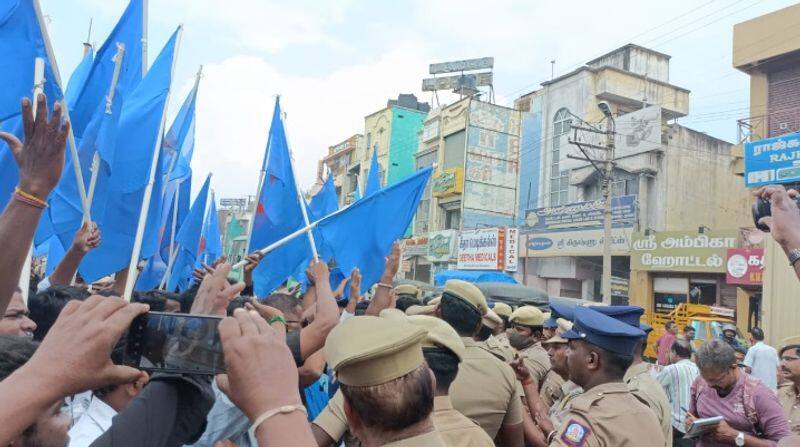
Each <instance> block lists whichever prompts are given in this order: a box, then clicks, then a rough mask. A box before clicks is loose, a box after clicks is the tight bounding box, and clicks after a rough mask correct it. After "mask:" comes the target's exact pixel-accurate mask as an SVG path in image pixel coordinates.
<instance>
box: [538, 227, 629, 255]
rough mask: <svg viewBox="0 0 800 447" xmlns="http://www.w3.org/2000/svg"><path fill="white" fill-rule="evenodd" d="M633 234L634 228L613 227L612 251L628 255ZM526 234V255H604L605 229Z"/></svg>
mask: <svg viewBox="0 0 800 447" xmlns="http://www.w3.org/2000/svg"><path fill="white" fill-rule="evenodd" d="M631 234H632V230H631V229H629V228H614V229H612V230H611V253H612V254H614V255H627V254H628V252H629V251H630V248H631ZM525 236H526V238H525V248H526V251H525V253H524V254H525V257H531V258H538V257H551V256H602V254H603V246H604V237H603V236H604V233H603V230H583V231H569V232H566V231H565V232H560V233H545V234H527V235H525Z"/></svg>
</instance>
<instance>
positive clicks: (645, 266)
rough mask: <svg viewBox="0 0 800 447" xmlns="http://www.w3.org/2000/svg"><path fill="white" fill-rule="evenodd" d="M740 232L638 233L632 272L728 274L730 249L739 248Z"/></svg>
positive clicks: (635, 235)
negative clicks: (727, 260) (727, 265)
mask: <svg viewBox="0 0 800 447" xmlns="http://www.w3.org/2000/svg"><path fill="white" fill-rule="evenodd" d="M738 238H739V231H738V230H715V231H706V232H705V233H697V232H696V231H694V232H693V231H659V232H656V233H655V234H651V235H649V236H647V235H645V234H644V233H634V235H633V242H632V244H631V269H632V270H646V271H664V272H707V273H725V260H726V259H727V250H728V249H729V248H736V243H737V240H738Z"/></svg>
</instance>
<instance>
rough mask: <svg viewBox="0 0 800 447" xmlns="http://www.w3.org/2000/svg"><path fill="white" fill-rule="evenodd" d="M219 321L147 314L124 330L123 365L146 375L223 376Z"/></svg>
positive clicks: (163, 314)
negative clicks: (125, 331)
mask: <svg viewBox="0 0 800 447" xmlns="http://www.w3.org/2000/svg"><path fill="white" fill-rule="evenodd" d="M221 320H222V318H220V317H212V316H206V315H186V314H176V313H168V312H148V313H146V314H143V315H140V316H138V317H136V318H135V319H134V320H133V323H131V327H130V329H129V330H128V336H127V340H126V341H127V343H126V347H125V357H124V360H123V363H124V364H125V365H128V366H132V367H134V368H138V369H142V370H144V371H148V372H169V373H181V374H203V375H216V374H221V373H224V372H225V359H224V358H223V356H222V343H221V342H220V339H219V331H217V326H218V325H219V322H220V321H221Z"/></svg>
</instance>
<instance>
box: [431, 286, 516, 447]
mask: <svg viewBox="0 0 800 447" xmlns="http://www.w3.org/2000/svg"><path fill="white" fill-rule="evenodd" d="M487 310H488V306H487V305H486V298H485V297H484V296H483V293H482V292H481V291H480V289H478V288H477V287H475V285H473V284H470V283H468V282H466V281H460V280H455V279H451V280H450V281H447V283H445V286H444V292H443V293H442V300H441V302H439V305H438V306H437V308H436V310H435V313H436V316H438V317H439V318H441V319H442V320H444V321H445V322H446V323H448V324H449V325H450V326H452V327H453V329H455V331H456V332H457V333H458V335H459V336H460V337H461V340H462V341H463V342H464V347H465V351H464V358H463V360H462V362H461V365H460V366H459V369H458V376H456V380H455V381H454V382H453V384H452V385H451V386H450V399H451V400H452V401H453V407H454V408H455V409H456V410H458V411H460V412H461V413H463V414H464V415H465V416H466V417H468V418H470V419H472V420H474V421H475V422H477V423H478V425H480V426H481V428H483V429H484V430H485V431H486V433H488V434H489V437H491V438H492V439H495V438H496V437H497V440H498V441H499V444H500V445H502V446H521V445H522V444H523V431H522V401H521V399H520V385H519V383H518V382H517V380H516V375H515V374H514V371H513V370H512V369H511V367H510V366H508V365H507V364H506V363H504V362H503V361H501V360H499V359H498V358H497V357H495V356H493V355H492V354H490V353H489V352H488V351H486V350H485V349H483V348H482V347H480V346H479V345H478V343H477V342H476V341H475V340H474V339H473V336H475V334H477V333H478V330H479V329H480V327H481V317H482V316H483V315H485V314H486V311H487Z"/></svg>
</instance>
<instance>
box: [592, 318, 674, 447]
mask: <svg viewBox="0 0 800 447" xmlns="http://www.w3.org/2000/svg"><path fill="white" fill-rule="evenodd" d="M591 309H594V310H596V311H598V312H600V313H603V314H605V315H608V316H609V317H611V318H614V319H616V320H618V321H621V322H623V323H626V324H629V325H631V326H633V327H636V328H639V329H641V330H642V331H643V332H644V336H643V337H642V338H641V342H640V343H639V346H637V347H636V349H634V351H633V364H632V365H631V366H630V368H628V371H626V372H625V377H624V378H623V380H624V381H625V383H627V384H628V389H630V390H631V393H633V395H634V396H636V398H637V399H639V400H640V401H642V403H643V404H645V405H647V407H648V408H650V409H651V410H653V414H655V415H656V417H657V418H658V422H659V423H660V424H661V430H662V431H663V432H664V438H665V441H666V445H667V446H671V445H672V406H671V405H670V403H669V398H668V397H667V393H665V392H664V387H662V386H661V384H660V383H658V381H657V380H656V379H654V378H653V376H651V375H650V370H649V368H648V366H647V363H645V361H644V360H643V359H642V355H643V353H644V350H645V349H646V348H647V335H648V334H649V333H650V331H652V330H653V328H652V327H651V326H650V325H647V324H645V323H642V322H641V321H640V320H641V318H642V314H644V309H642V308H641V307H639V306H592V307H591Z"/></svg>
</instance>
